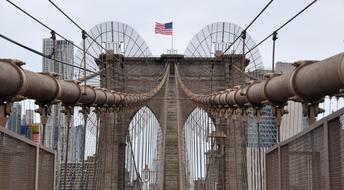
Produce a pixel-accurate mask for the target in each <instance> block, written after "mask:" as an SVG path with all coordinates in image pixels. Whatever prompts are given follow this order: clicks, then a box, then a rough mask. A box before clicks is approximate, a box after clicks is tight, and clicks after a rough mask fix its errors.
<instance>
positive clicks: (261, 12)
mask: <svg viewBox="0 0 344 190" xmlns="http://www.w3.org/2000/svg"><path fill="white" fill-rule="evenodd" d="M273 1H274V0H271V1H269V3H268V4H267V5H265V7H264V8H263V9H262V10H261V11H260V12H259V14H258V15H257V16H256V17H255V18H254V19H253V20H252V21H251V22H250V24H249V25H248V26H247V27H246V28H245V29H244V30H243V31H245V32H246V31H247V30H248V29H249V28H250V27H251V26H252V24H253V23H254V22H255V21H256V20H257V19H258V18H259V17H260V15H261V14H263V12H264V11H265V10H266V9H267V8H268V7H269V6H270V5H271V3H272V2H273ZM239 39H240V35H239V36H238V37H237V38H236V39H235V40H234V41H233V42H232V43H231V44H230V45H229V46H228V47H227V48H226V50H225V51H224V52H223V54H225V53H226V52H227V51H228V50H229V49H230V48H231V47H232V46H233V45H234V43H235V42H236V41H238V40H239Z"/></svg>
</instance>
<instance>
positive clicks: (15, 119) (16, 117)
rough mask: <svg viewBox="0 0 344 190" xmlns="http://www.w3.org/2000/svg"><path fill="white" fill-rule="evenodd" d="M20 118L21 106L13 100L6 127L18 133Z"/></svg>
mask: <svg viewBox="0 0 344 190" xmlns="http://www.w3.org/2000/svg"><path fill="white" fill-rule="evenodd" d="M21 120H22V106H21V104H20V103H19V102H14V103H13V106H12V112H11V114H10V116H9V117H8V119H7V125H6V128H8V129H9V130H11V131H13V132H16V133H20V124H21Z"/></svg>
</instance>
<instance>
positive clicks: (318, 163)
mask: <svg viewBox="0 0 344 190" xmlns="http://www.w3.org/2000/svg"><path fill="white" fill-rule="evenodd" d="M343 114H344V109H341V110H339V111H337V112H335V113H333V114H332V115H330V116H328V117H326V118H323V119H322V120H320V121H318V122H317V123H315V124H314V125H312V126H311V127H310V128H308V129H306V130H304V131H303V132H301V133H299V134H298V135H296V136H294V137H292V138H290V139H288V140H286V141H283V142H281V143H279V144H277V145H275V146H273V147H272V148H270V149H269V150H268V151H267V153H266V172H267V178H266V180H267V181H266V184H267V190H282V189H283V190H284V189H295V190H299V189H300V190H301V189H302V190H318V189H319V190H323V189H324V190H330V189H331V190H341V189H343V188H344V128H343V119H344V118H343Z"/></svg>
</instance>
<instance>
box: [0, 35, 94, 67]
mask: <svg viewBox="0 0 344 190" xmlns="http://www.w3.org/2000/svg"><path fill="white" fill-rule="evenodd" d="M0 37H1V38H3V39H5V40H7V41H9V42H11V43H13V44H15V45H17V46H19V47H21V48H24V49H26V50H28V51H30V52H32V53H35V54H37V55H39V56H42V57H44V58H47V59H50V60H52V61H56V62H58V63H61V64H63V65H67V66H70V67H74V68H77V69H81V70H84V68H82V67H79V66H76V65H73V64H69V63H67V62H63V61H60V60H57V59H54V58H52V56H49V55H46V54H44V53H42V52H39V51H37V50H35V49H33V48H30V47H28V46H25V45H23V44H21V43H19V42H17V41H15V40H13V39H11V38H9V37H6V36H4V35H2V34H0ZM85 71H87V72H90V73H96V72H94V71H91V70H89V69H86V70H85Z"/></svg>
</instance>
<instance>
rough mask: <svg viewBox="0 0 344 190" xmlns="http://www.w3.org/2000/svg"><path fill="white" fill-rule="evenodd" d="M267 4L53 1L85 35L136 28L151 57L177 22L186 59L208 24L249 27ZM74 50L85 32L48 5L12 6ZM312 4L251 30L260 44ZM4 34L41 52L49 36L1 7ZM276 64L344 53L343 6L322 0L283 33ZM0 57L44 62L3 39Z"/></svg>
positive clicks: (298, 3) (288, 0) (280, 0)
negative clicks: (112, 27)
mask: <svg viewBox="0 0 344 190" xmlns="http://www.w3.org/2000/svg"><path fill="white" fill-rule="evenodd" d="M268 1H269V0H172V1H164V0H160V1H154V0H136V1H134V0H122V1H117V0H97V1H96V0H64V1H62V0H55V1H54V2H55V3H56V4H58V5H59V6H60V7H61V8H62V9H63V10H64V11H65V12H66V13H67V14H69V15H70V16H71V17H72V18H74V20H75V21H76V22H78V24H79V25H81V26H82V27H83V28H84V29H86V30H89V29H91V28H92V27H93V26H95V25H97V24H99V23H102V22H104V21H120V22H124V23H127V24H129V25H130V26H132V27H133V28H134V29H135V30H136V31H137V32H138V33H139V34H140V35H141V36H142V37H143V39H144V40H146V42H147V44H148V46H149V47H150V49H151V51H152V53H153V55H160V54H162V53H165V52H166V50H167V49H168V48H170V43H171V39H170V37H169V36H161V35H156V34H154V23H155V22H156V21H158V22H169V21H173V22H174V47H175V48H176V49H177V50H178V53H180V54H183V52H184V49H185V48H186V46H187V44H188V42H189V40H191V39H192V37H193V35H195V34H196V33H197V32H198V31H199V30H201V29H202V28H203V27H204V26H206V25H207V24H210V23H213V22H218V21H225V22H232V23H235V24H238V25H240V26H242V27H246V25H247V24H248V23H249V22H250V21H251V20H252V19H253V18H254V17H255V16H256V15H257V14H258V12H259V11H260V10H261V9H262V8H263V7H264V6H265V5H266V4H267V2H268ZM13 2H15V3H16V4H18V5H19V6H21V7H22V8H23V9H25V10H27V11H28V12H30V13H32V14H33V15H34V16H35V17H37V18H39V19H41V20H42V21H43V22H44V23H46V24H47V25H49V26H51V27H52V28H53V29H55V30H56V31H57V32H59V33H60V34H62V35H64V36H66V37H68V38H69V39H71V40H72V41H74V42H75V43H76V44H79V43H80V41H81V37H80V36H81V32H80V31H79V30H78V28H76V27H75V26H74V25H73V24H72V23H70V22H69V21H68V20H67V19H66V18H65V17H64V16H63V15H61V14H60V13H59V12H58V11H57V10H56V9H55V8H54V7H53V6H52V5H51V4H50V3H49V2H48V1H47V0H31V1H28V0H26V1H24V0H13ZM310 2H311V0H275V1H274V2H273V4H272V5H271V6H270V7H269V8H268V10H267V11H266V12H265V13H264V14H263V15H262V16H261V17H260V18H259V20H258V21H257V22H256V23H255V24H254V25H253V26H252V27H251V28H250V29H249V30H248V33H249V34H250V35H251V36H252V37H253V39H254V40H255V41H256V42H259V41H261V40H262V39H263V38H264V37H266V36H267V35H268V34H269V33H271V32H272V31H273V30H274V29H276V28H277V27H278V26H280V25H281V24H282V23H283V22H285V21H286V20H287V19H289V18H290V17H292V16H293V15H294V14H296V13H297V12H298V11H299V10H301V9H302V8H303V7H305V6H306V5H307V4H308V3H310ZM0 7H1V9H0V10H1V11H0V24H1V25H0V33H1V34H4V35H6V36H8V37H10V38H13V39H15V40H17V41H19V42H21V43H23V44H25V45H28V46H30V47H32V48H34V49H37V50H39V51H42V38H46V37H50V31H48V30H46V29H45V28H43V27H41V26H40V25H39V24H37V23H35V22H34V21H32V20H31V19H30V18H28V17H27V16H25V15H24V14H22V13H21V12H19V11H18V10H17V9H15V8H14V7H13V6H11V5H10V4H9V3H7V2H6V1H5V0H1V1H0ZM271 44H272V43H271V40H268V41H267V42H266V43H264V44H263V45H262V46H260V48H259V49H260V52H261V55H262V57H263V62H264V64H265V67H266V68H270V67H271V66H270V65H271V51H272V46H271ZM276 48H277V49H276V60H277V61H286V62H293V61H297V60H300V59H318V60H321V59H324V58H327V57H329V56H332V55H334V54H337V53H339V52H342V51H344V0H319V1H318V2H317V3H316V4H314V5H313V6H312V7H311V8H310V9H309V10H307V11H306V12H305V13H304V14H302V15H301V16H300V17H298V18H297V19H296V20H295V21H294V22H292V23H290V25H288V26H287V27H286V28H284V29H283V30H282V31H280V32H279V39H278V41H277V45H276ZM0 57H1V58H16V59H21V60H23V61H25V62H26V63H27V65H26V66H25V68H27V69H30V70H34V71H41V62H42V59H41V58H40V57H39V56H37V55H34V54H32V53H30V52H28V51H26V50H24V49H21V48H20V47H17V46H15V45H13V44H10V43H9V42H7V41H5V40H2V39H0Z"/></svg>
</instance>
